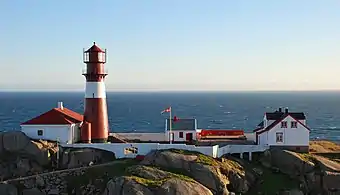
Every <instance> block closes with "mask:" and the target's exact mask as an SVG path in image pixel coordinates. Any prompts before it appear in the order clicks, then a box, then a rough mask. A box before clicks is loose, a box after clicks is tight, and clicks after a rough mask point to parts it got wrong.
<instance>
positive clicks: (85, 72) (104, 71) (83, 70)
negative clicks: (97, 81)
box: [82, 68, 109, 74]
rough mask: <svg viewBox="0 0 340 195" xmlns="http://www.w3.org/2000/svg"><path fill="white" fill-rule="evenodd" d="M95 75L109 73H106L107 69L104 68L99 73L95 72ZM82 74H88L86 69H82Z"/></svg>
mask: <svg viewBox="0 0 340 195" xmlns="http://www.w3.org/2000/svg"><path fill="white" fill-rule="evenodd" d="M95 73H97V74H108V73H109V71H108V69H107V68H105V69H104V70H103V71H101V72H95ZM82 74H89V73H88V72H87V68H83V69H82Z"/></svg>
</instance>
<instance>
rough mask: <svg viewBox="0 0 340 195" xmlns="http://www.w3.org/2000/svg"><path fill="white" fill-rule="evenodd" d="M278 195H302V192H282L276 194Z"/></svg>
mask: <svg viewBox="0 0 340 195" xmlns="http://www.w3.org/2000/svg"><path fill="white" fill-rule="evenodd" d="M278 194H279V195H303V192H301V191H300V190H294V189H293V190H285V191H282V192H279V193H278Z"/></svg>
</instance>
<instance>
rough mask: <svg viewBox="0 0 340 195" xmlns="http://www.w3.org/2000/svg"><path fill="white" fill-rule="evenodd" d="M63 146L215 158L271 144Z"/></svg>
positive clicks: (117, 153) (129, 155)
mask: <svg viewBox="0 0 340 195" xmlns="http://www.w3.org/2000/svg"><path fill="white" fill-rule="evenodd" d="M60 145H61V146H62V147H73V148H97V149H102V150H106V151H109V152H113V153H115V156H116V158H135V157H136V156H137V155H147V154H148V153H149V152H151V151H153V150H162V149H181V150H188V151H197V152H200V153H202V154H205V155H208V156H211V157H213V158H217V157H221V156H223V155H225V154H233V153H245V152H249V153H252V152H263V151H265V150H267V149H269V146H263V145H227V146H224V147H219V146H218V145H215V146H194V145H186V144H159V143H115V144H113V143H92V144H65V143H63V144H60ZM128 148H134V149H136V150H134V151H135V152H134V153H127V152H126V149H128Z"/></svg>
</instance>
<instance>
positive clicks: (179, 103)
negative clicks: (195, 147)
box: [0, 90, 340, 141]
mask: <svg viewBox="0 0 340 195" xmlns="http://www.w3.org/2000/svg"><path fill="white" fill-rule="evenodd" d="M59 101H61V102H63V104H64V107H67V108H69V109H71V110H74V111H76V112H79V113H82V112H83V109H84V107H83V106H84V92H81V91H79V92H78V91H77V92H52V91H48V92H41V91H40V92H38V91H36V92H28V91H25V92H22V91H21V92H0V130H2V131H4V130H19V129H20V123H22V122H25V121H27V120H29V119H31V118H33V117H36V116H38V115H40V114H42V113H44V112H47V111H48V110H50V109H52V108H54V107H56V106H57V102H59ZM107 104H108V114H109V125H110V130H111V132H131V131H135V132H161V131H164V129H165V124H164V122H165V119H166V118H168V115H167V114H160V112H161V111H162V110H163V109H165V108H167V107H169V106H171V107H172V109H173V112H172V114H173V115H175V116H177V117H178V118H196V119H197V121H198V128H202V129H243V130H245V131H246V132H251V131H252V130H253V129H255V128H256V126H257V124H259V123H260V122H261V120H262V118H263V114H264V113H265V112H272V111H275V110H276V109H278V108H279V107H282V108H285V107H288V109H289V110H290V111H292V112H304V113H305V114H306V116H307V125H308V126H309V127H310V128H311V138H312V139H313V138H320V139H328V140H332V141H340V91H330V90H323V91H302V92H299V91H224V92H220V91H205V92H203V91H190V92H184V91H162V92H154V91H147V92H141V91H124V92H123V91H120V92H112V91H110V92H107Z"/></svg>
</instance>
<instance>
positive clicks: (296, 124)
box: [290, 121, 298, 129]
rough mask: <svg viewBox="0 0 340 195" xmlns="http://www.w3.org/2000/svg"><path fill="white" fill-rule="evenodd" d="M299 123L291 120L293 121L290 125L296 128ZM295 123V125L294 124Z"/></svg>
mask: <svg viewBox="0 0 340 195" xmlns="http://www.w3.org/2000/svg"><path fill="white" fill-rule="evenodd" d="M297 123H298V122H297V121H291V122H290V127H291V128H294V129H295V128H297V126H298V124H297ZM293 124H294V125H293Z"/></svg>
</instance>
